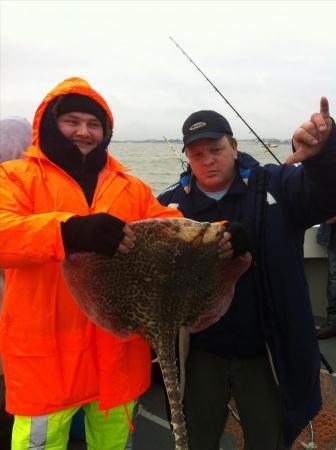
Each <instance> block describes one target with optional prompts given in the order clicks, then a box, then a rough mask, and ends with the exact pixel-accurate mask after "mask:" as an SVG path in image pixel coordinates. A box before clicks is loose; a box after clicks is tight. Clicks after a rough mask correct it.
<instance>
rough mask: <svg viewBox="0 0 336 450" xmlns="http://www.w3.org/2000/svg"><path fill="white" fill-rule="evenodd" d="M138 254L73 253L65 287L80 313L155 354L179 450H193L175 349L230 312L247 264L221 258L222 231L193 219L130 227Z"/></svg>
mask: <svg viewBox="0 0 336 450" xmlns="http://www.w3.org/2000/svg"><path fill="white" fill-rule="evenodd" d="M129 226H130V227H131V228H132V230H133V232H134V234H135V236H136V241H135V247H134V248H133V249H132V250H131V251H130V252H129V253H128V254H123V253H117V254H115V255H114V256H113V257H112V258H111V257H107V256H103V255H98V254H96V253H73V254H70V255H68V256H67V257H66V259H65V260H64V262H63V271H64V274H65V278H66V280H67V283H68V286H69V288H70V290H71V292H72V294H73V295H74V297H75V298H76V300H77V301H78V303H79V305H80V307H81V308H82V310H83V311H84V312H85V313H86V314H87V315H88V317H89V318H90V319H91V320H92V321H93V322H94V323H95V324H96V325H98V326H99V327H101V328H103V329H105V330H107V331H109V332H111V333H113V334H114V335H116V336H118V337H127V336H129V335H131V334H133V333H138V334H140V335H141V336H142V337H143V338H144V339H145V340H146V341H147V342H148V343H149V344H150V345H151V346H152V348H153V349H154V350H155V352H156V354H157V357H158V361H159V364H160V367H161V371H162V375H163V379H164V383H165V387H166V390H167V394H168V398H169V404H170V409H171V418H172V419H171V421H172V427H173V431H174V435H175V443H176V444H175V445H176V447H175V448H176V450H188V443H187V434H186V427H185V421H184V416H183V412H182V401H181V393H180V386H179V382H178V374H177V366H176V356H175V342H176V337H177V335H178V332H179V330H180V328H181V327H182V326H185V327H186V328H187V329H188V330H189V331H190V332H197V331H201V330H203V329H205V328H207V327H208V326H210V325H212V324H213V323H215V322H216V321H217V320H218V319H219V318H220V317H221V316H222V315H223V314H224V313H225V312H226V311H227V309H228V308H229V306H230V303H231V301H232V297H233V293H234V287H235V283H236V281H237V279H238V278H239V277H240V275H241V274H242V273H243V272H245V271H246V270H247V268H248V266H249V264H250V258H246V257H239V258H235V259H226V260H225V259H220V258H218V256H217V252H218V241H219V240H220V238H221V237H222V236H223V232H224V229H225V224H224V225H223V224H221V223H213V224H210V223H199V222H195V221H192V220H189V219H147V220H143V221H139V222H133V223H130V224H129Z"/></svg>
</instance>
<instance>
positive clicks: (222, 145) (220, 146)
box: [186, 136, 238, 192]
mask: <svg viewBox="0 0 336 450" xmlns="http://www.w3.org/2000/svg"><path fill="white" fill-rule="evenodd" d="M186 155H187V157H188V159H189V163H190V167H191V170H192V171H193V174H194V175H195V177H196V179H197V181H198V184H199V185H200V187H201V189H202V190H204V191H205V192H219V191H223V190H224V189H227V188H228V187H229V186H230V185H231V183H232V181H233V180H234V177H235V175H236V160H237V157H238V150H237V144H236V143H231V142H230V140H229V139H228V137H227V136H223V137H222V138H221V139H218V140H214V139H200V140H198V141H195V142H193V143H192V144H190V146H188V147H187V149H186Z"/></svg>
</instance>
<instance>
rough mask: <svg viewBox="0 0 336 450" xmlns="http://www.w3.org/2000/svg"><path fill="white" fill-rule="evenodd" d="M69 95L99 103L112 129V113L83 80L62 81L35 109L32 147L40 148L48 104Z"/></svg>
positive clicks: (74, 78)
mask: <svg viewBox="0 0 336 450" xmlns="http://www.w3.org/2000/svg"><path fill="white" fill-rule="evenodd" d="M69 94H79V95H86V96H87V97H90V98H92V100H94V101H96V102H97V103H99V105H100V106H101V107H102V108H103V109H104V110H105V112H106V114H107V117H108V118H109V120H110V123H111V129H113V126H114V120H113V116H112V112H111V110H110V108H109V107H108V105H107V103H106V101H105V100H104V99H103V97H101V95H99V94H98V92H96V91H95V90H94V89H92V87H91V86H90V84H89V83H88V82H87V81H86V80H84V79H83V78H78V77H72V78H67V79H66V80H64V81H62V82H61V83H59V84H58V85H57V86H56V87H55V88H54V89H52V90H51V91H50V92H49V94H47V95H46V97H44V99H43V100H42V102H41V104H40V106H39V107H38V108H37V110H36V113H35V117H34V121H33V145H36V146H38V147H40V140H39V131H40V125H41V120H42V116H43V114H44V112H45V110H46V108H47V107H48V105H49V103H50V102H51V101H52V100H54V99H55V98H56V97H60V96H62V95H69Z"/></svg>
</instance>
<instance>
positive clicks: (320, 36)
mask: <svg viewBox="0 0 336 450" xmlns="http://www.w3.org/2000/svg"><path fill="white" fill-rule="evenodd" d="M0 4H1V15H0V16H1V24H0V25H1V27H0V33H1V81H0V87H1V111H0V112H1V118H4V117H7V116H10V115H21V116H25V117H27V118H28V119H29V120H30V121H31V120H32V119H33V116H34V112H35V110H36V108H37V106H38V105H39V103H40V101H41V100H42V98H43V97H44V96H45V95H46V94H47V92H48V91H49V90H50V89H51V88H53V87H54V86H55V85H56V84H57V83H58V82H60V81H62V80H63V79H65V78H68V77H70V76H80V77H83V78H86V79H87V80H88V81H89V82H90V83H91V85H92V86H93V87H94V88H95V89H96V90H97V91H98V92H99V93H100V94H102V95H103V97H104V98H105V99H106V100H107V102H108V103H109V105H110V107H111V109H112V112H113V114H114V117H115V133H114V136H115V139H146V138H156V139H161V138H162V136H167V137H170V138H181V126H182V123H183V121H184V120H185V119H186V117H187V116H188V115H189V114H191V113H192V112H194V111H197V110H199V109H215V110H217V111H219V112H221V113H222V114H223V115H225V116H226V117H227V118H228V120H229V121H230V122H231V125H232V128H233V131H234V134H235V135H236V137H238V138H241V139H242V138H250V137H252V136H251V135H249V132H248V129H247V128H246V126H245V125H244V124H243V123H242V122H241V121H240V119H238V118H237V117H236V116H235V114H234V113H233V112H232V111H231V110H230V108H229V107H228V106H227V105H226V103H225V102H224V101H223V100H222V99H221V98H220V97H219V95H218V94H217V93H216V92H215V91H214V90H213V88H212V87H211V86H210V85H209V84H208V83H207V82H206V81H205V80H204V78H203V77H202V76H201V74H200V73H199V72H198V71H197V70H196V69H195V68H194V67H193V66H192V64H191V63H190V62H189V61H188V60H187V58H186V57H185V56H184V55H183V54H182V53H181V52H180V51H179V50H178V48H177V47H176V46H175V45H174V44H173V43H172V41H171V40H169V36H173V37H174V39H175V40H176V41H177V42H178V43H179V44H180V45H181V46H182V47H183V48H184V50H185V51H186V52H187V53H188V54H189V56H190V57H191V58H192V59H193V60H194V61H195V62H196V63H197V64H198V65H199V66H200V68H201V69H202V70H203V72H205V73H206V74H207V76H208V77H209V78H210V79H211V80H212V82H213V83H214V84H215V85H216V86H217V87H218V89H219V90H220V91H221V92H222V93H223V95H224V96H225V97H226V98H227V99H228V100H229V101H230V102H231V103H232V104H233V106H234V107H235V108H236V109H237V110H238V111H239V112H240V114H241V115H242V116H243V117H244V118H245V120H246V121H247V122H248V123H249V124H250V126H252V128H254V129H255V131H256V132H257V133H258V134H259V135H260V136H262V137H265V138H267V137H275V138H279V139H286V138H289V137H291V135H292V133H293V131H294V130H295V128H296V127H297V126H298V125H300V124H301V123H302V122H303V121H305V120H306V119H307V118H308V117H309V116H310V115H311V114H312V113H313V112H315V111H316V110H318V108H319V99H320V97H321V95H326V96H327V97H328V99H329V103H330V109H331V112H332V114H333V115H334V117H335V116H336V114H335V111H336V25H335V17H336V2H335V1H279V2H278V1H252V0H251V1H235V2H231V1H214V2H212V1H169V2H165V1H135V2H131V1H123V2H118V1H108V0H106V1H98V0H96V1H80V0H77V1H70V0H58V1H50V0H44V1H29V0H23V1H9V0H0Z"/></svg>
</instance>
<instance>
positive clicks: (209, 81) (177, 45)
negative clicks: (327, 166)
mask: <svg viewBox="0 0 336 450" xmlns="http://www.w3.org/2000/svg"><path fill="white" fill-rule="evenodd" d="M169 39H170V40H172V41H173V42H174V44H175V45H176V47H177V48H178V49H179V50H181V52H182V53H183V54H184V55H185V56H186V57H187V58H188V59H189V61H190V62H191V63H192V64H193V65H194V66H195V67H196V69H197V70H198V71H199V72H200V73H201V74H202V75H203V77H204V78H205V79H206V80H207V82H208V83H210V84H211V86H212V87H213V88H214V89H215V91H216V92H217V93H218V94H219V95H220V96H221V97H222V99H223V100H224V101H225V102H226V103H227V104H228V105H229V106H230V108H231V109H232V110H233V111H234V112H235V113H236V114H237V116H238V117H239V119H241V120H242V121H243V122H244V124H245V125H246V126H247V128H248V129H249V130H250V131H251V133H253V134H254V136H255V137H256V138H257V139H258V141H259V142H260V143H261V144H262V145H263V146H264V147H265V148H266V150H267V151H268V152H269V153H270V154H271V155H272V156H273V158H274V159H275V160H276V161H277V162H278V163H279V164H281V161H280V160H279V159H278V158H277V157H276V156H275V155H274V153H273V152H271V150H270V149H269V147H268V146H267V145H266V144H265V142H264V141H263V140H262V139H261V138H260V137H259V136H258V135H257V133H256V132H255V131H254V130H253V129H252V128H251V127H250V125H249V124H248V123H247V122H246V120H245V119H244V118H243V117H242V116H241V115H240V114H239V112H238V111H237V110H236V109H235V108H234V107H233V106H232V105H231V103H230V102H229V101H228V100H227V99H226V98H225V97H224V95H223V94H222V93H221V92H220V90H219V89H218V88H217V87H216V86H215V85H214V84H213V82H212V81H211V80H210V79H209V78H208V77H207V76H206V75H205V73H204V72H203V71H202V70H201V69H200V68H199V67H198V65H197V64H196V63H195V62H194V61H193V60H192V59H191V58H190V56H189V55H187V53H186V52H185V51H184V50H183V48H181V46H180V45H179V44H178V43H177V42H176V41H175V39H173V38H172V37H171V36H169Z"/></svg>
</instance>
